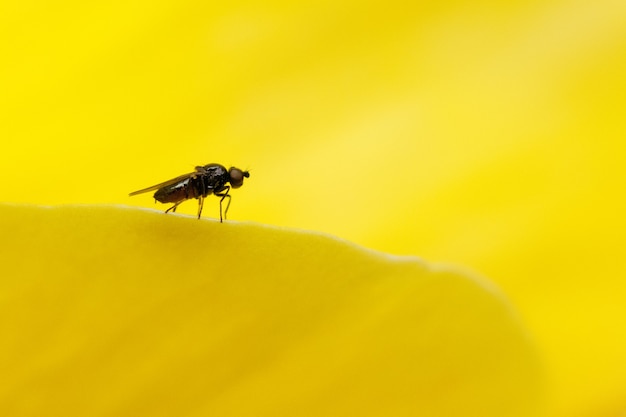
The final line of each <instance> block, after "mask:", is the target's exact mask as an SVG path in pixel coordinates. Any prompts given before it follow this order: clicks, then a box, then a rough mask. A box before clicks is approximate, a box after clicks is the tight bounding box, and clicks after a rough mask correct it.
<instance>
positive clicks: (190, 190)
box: [154, 179, 200, 203]
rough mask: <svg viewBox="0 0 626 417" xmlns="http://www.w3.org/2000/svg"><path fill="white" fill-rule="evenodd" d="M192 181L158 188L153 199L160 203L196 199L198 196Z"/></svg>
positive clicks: (188, 180)
mask: <svg viewBox="0 0 626 417" xmlns="http://www.w3.org/2000/svg"><path fill="white" fill-rule="evenodd" d="M192 180H193V179H186V180H184V181H180V182H178V183H176V184H172V185H168V186H165V187H163V188H159V189H158V190H157V191H156V192H155V193H154V199H155V200H157V201H159V202H161V203H177V202H179V201H183V200H188V199H190V198H197V197H198V196H199V195H200V194H199V193H198V192H197V190H196V187H194V184H192V183H191V181H192Z"/></svg>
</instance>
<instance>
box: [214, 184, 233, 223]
mask: <svg viewBox="0 0 626 417" xmlns="http://www.w3.org/2000/svg"><path fill="white" fill-rule="evenodd" d="M222 191H223V192H221V193H215V195H216V196H217V197H222V198H221V199H220V223H222V201H224V199H225V198H226V197H228V204H226V211H225V212H224V218H226V215H227V214H228V208H229V207H230V194H228V192H229V191H230V187H229V186H228V185H227V186H226V187H224V190H222Z"/></svg>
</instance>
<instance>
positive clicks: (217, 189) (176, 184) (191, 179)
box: [129, 164, 250, 223]
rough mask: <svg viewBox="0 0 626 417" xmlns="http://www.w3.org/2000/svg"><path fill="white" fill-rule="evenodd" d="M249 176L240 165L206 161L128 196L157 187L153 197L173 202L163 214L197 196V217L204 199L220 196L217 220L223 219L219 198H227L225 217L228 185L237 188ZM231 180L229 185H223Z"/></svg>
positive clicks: (221, 199)
mask: <svg viewBox="0 0 626 417" xmlns="http://www.w3.org/2000/svg"><path fill="white" fill-rule="evenodd" d="M244 177H245V178H249V177H250V173H249V172H248V171H242V170H241V169H239V168H235V167H230V169H226V168H225V167H224V166H222V165H220V164H208V165H205V166H197V167H196V170H195V171H194V172H190V173H189V174H185V175H181V176H179V177H176V178H172V179H171V180H169V181H165V182H162V183H160V184H157V185H153V186H152V187H148V188H144V189H142V190H138V191H134V192H132V193H130V194H129V196H133V195H137V194H141V193H147V192H148V191H152V190H156V192H155V193H154V199H155V200H156V201H159V202H161V203H174V205H173V206H172V207H170V208H168V209H167V210H165V212H166V213H168V212H170V211H173V212H175V211H176V207H178V205H179V204H180V203H182V202H183V201H187V200H190V199H192V198H197V199H198V218H200V215H201V214H202V206H203V205H204V198H205V197H207V196H209V195H211V194H214V195H215V196H216V197H221V198H220V223H221V222H222V201H224V199H225V198H226V197H228V204H226V210H225V211H224V216H223V217H224V218H226V214H227V213H228V208H229V207H230V194H229V191H230V189H231V188H239V187H241V186H242V185H243V179H244ZM228 183H230V185H226V184H228Z"/></svg>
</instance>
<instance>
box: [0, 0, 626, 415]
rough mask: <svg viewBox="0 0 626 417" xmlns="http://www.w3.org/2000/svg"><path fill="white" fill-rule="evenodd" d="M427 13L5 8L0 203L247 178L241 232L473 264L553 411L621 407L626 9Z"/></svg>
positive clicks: (62, 5)
mask: <svg viewBox="0 0 626 417" xmlns="http://www.w3.org/2000/svg"><path fill="white" fill-rule="evenodd" d="M422 3H423V4H421V3H416V4H414V5H413V6H411V7H408V6H407V5H406V3H404V2H389V1H388V2H343V3H341V4H337V3H336V2H325V3H324V2H318V3H316V4H315V5H305V4H292V3H290V2H284V3H283V2H267V1H265V2H243V3H239V4H238V5H226V4H224V3H220V4H212V3H207V2H202V1H182V2H148V1H131V2H126V1H125V2H121V1H112V2H106V3H104V4H93V3H85V2H71V1H61V2H55V3H48V2H37V1H35V2H2V3H1V4H0V39H2V40H1V41H0V42H1V44H0V54H1V55H0V56H1V57H2V64H1V65H0V80H1V81H0V83H1V84H0V137H1V138H2V148H3V151H2V153H1V155H0V172H1V173H2V176H3V178H4V179H3V181H2V185H3V196H2V197H1V198H0V200H1V201H6V202H20V203H23V202H25V203H37V204H67V203H72V204H74V203H79V204H84V203H106V204H109V203H113V204H128V205H136V206H142V207H155V208H156V209H159V210H162V209H163V210H164V209H165V208H167V206H163V205H158V206H154V204H153V200H152V198H151V195H150V194H146V195H143V196H138V197H133V198H129V197H128V196H127V194H128V192H130V191H134V190H136V189H139V188H143V187H146V186H149V185H152V184H155V183H158V182H161V181H164V180H166V179H169V178H171V177H174V176H177V175H179V174H182V173H185V172H188V171H191V170H193V167H194V166H195V165H198V164H206V163H210V162H218V163H221V164H224V165H227V166H230V165H235V166H238V167H240V168H243V169H249V170H250V173H251V177H250V178H249V179H248V180H246V183H245V184H244V186H243V187H242V188H241V189H239V190H235V191H233V192H232V196H233V203H232V205H231V209H230V212H229V217H230V218H231V219H235V220H250V221H254V222H261V223H270V224H275V225H281V226H289V227H296V228H303V229H312V230H320V231H325V232H328V233H331V234H334V235H337V236H340V237H343V238H346V239H349V240H351V241H354V242H357V243H359V244H362V245H365V246H367V247H371V248H375V249H379V250H382V251H386V252H391V253H399V254H415V255H419V256H421V257H423V258H425V259H428V260H432V261H442V262H448V263H455V264H459V265H465V266H466V267H468V268H471V269H474V270H476V271H479V272H480V273H482V274H484V275H486V276H487V277H489V278H490V279H491V280H493V281H495V282H496V283H497V284H498V285H499V286H500V287H502V288H503V289H504V291H505V292H506V293H507V294H508V296H509V297H510V298H511V299H512V300H513V302H514V304H515V305H516V306H517V308H518V309H519V310H520V312H521V315H522V317H523V319H524V320H525V322H526V323H527V325H528V327H529V328H530V330H531V332H532V333H533V335H534V337H535V338H536V340H537V343H538V345H539V347H540V349H541V351H542V354H543V359H544V361H545V364H546V367H547V370H548V375H549V376H550V378H551V382H552V384H551V386H552V390H551V392H550V395H549V398H548V407H549V413H550V415H552V416H567V417H583V416H622V415H624V413H626V388H624V387H626V353H625V352H626V324H625V322H626V320H625V319H626V307H625V305H626V303H625V301H624V300H625V299H626V280H625V279H624V277H625V275H626V274H625V272H626V267H625V266H624V260H623V259H624V252H625V250H624V248H625V245H624V235H625V232H626V221H625V220H624V213H625V212H626V198H625V197H624V192H623V189H624V180H625V178H626V175H625V173H626V169H625V168H624V163H625V161H626V158H625V156H626V144H625V143H624V138H625V136H626V135H625V134H626V77H625V74H626V2H624V1H622V0H600V1H596V2H586V1H552V0H544V1H530V2H528V1H519V0H517V1H509V2H492V1H482V2H481V1H479V2H470V1H451V2H443V3H436V4H430V3H428V2H422ZM196 209H197V207H196V204H195V203H194V202H189V203H186V204H183V205H182V206H181V207H180V209H179V211H180V212H184V213H190V214H194V213H195V212H196ZM217 210H218V203H217V200H216V199H209V200H207V202H206V204H205V206H204V213H205V215H207V216H211V217H217V214H218V211H217Z"/></svg>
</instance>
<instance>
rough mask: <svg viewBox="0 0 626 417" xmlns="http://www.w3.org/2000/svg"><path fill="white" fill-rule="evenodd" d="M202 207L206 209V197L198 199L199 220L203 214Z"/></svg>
mask: <svg viewBox="0 0 626 417" xmlns="http://www.w3.org/2000/svg"><path fill="white" fill-rule="evenodd" d="M202 207H204V197H202V196H200V197H198V219H199V218H200V215H201V214H202Z"/></svg>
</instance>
